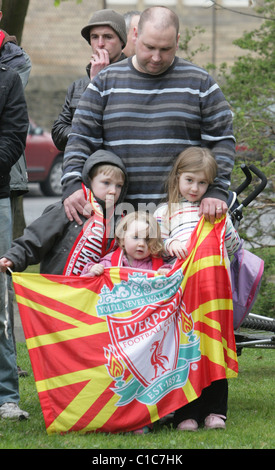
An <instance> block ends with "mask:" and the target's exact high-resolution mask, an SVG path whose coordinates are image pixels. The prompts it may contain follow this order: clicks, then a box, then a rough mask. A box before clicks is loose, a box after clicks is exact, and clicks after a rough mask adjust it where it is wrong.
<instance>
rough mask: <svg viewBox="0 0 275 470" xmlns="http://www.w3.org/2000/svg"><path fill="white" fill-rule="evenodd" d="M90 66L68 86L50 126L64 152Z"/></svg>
mask: <svg viewBox="0 0 275 470" xmlns="http://www.w3.org/2000/svg"><path fill="white" fill-rule="evenodd" d="M125 57H126V56H125V55H124V54H123V53H122V54H121V56H120V58H119V61H120V60H122V59H125ZM90 68H91V64H89V65H87V67H86V73H87V75H86V76H85V77H82V78H79V79H77V80H75V81H74V82H73V83H72V84H71V85H70V86H69V88H68V90H67V94H66V98H65V103H64V105H63V108H62V112H61V113H60V114H59V116H58V118H57V119H56V121H54V123H53V127H52V139H53V141H54V144H55V145H56V147H57V148H58V150H61V151H62V152H64V150H65V147H66V144H67V141H68V137H69V134H70V132H71V130H72V120H73V117H74V113H75V110H76V108H77V105H78V101H79V100H80V98H81V95H82V94H83V93H84V91H85V90H86V88H87V86H88V85H89V83H90V82H91V79H90Z"/></svg>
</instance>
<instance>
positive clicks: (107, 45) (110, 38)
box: [90, 26, 122, 63]
mask: <svg viewBox="0 0 275 470" xmlns="http://www.w3.org/2000/svg"><path fill="white" fill-rule="evenodd" d="M90 44H91V47H92V50H93V52H94V53H96V51H97V49H105V50H106V51H107V52H108V53H109V58H110V62H111V63H112V62H115V61H116V60H118V58H119V57H120V55H121V50H122V41H121V40H120V38H119V36H118V35H117V34H116V33H115V31H114V30H113V29H112V28H111V27H110V26H94V27H93V28H91V30H90Z"/></svg>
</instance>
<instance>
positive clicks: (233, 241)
mask: <svg viewBox="0 0 275 470" xmlns="http://www.w3.org/2000/svg"><path fill="white" fill-rule="evenodd" d="M216 172H217V164H216V161H215V159H214V157H213V156H212V154H211V152H210V151H209V150H208V149H206V148H201V147H190V148H188V149H186V150H184V151H183V152H181V153H180V154H179V156H178V158H177V160H176V162H175V165H174V168H173V169H172V171H171V174H170V177H169V179H168V202H167V203H166V204H164V205H163V206H161V207H159V208H158V209H157V210H156V212H155V214H154V216H155V217H156V219H157V221H158V222H159V224H160V227H161V236H162V238H163V240H164V247H165V250H166V253H167V254H168V255H170V256H172V257H177V258H179V259H185V258H186V257H187V255H188V253H187V249H186V244H187V242H188V240H189V238H190V235H191V233H192V232H193V230H194V228H195V227H196V225H197V223H198V221H199V219H200V217H199V206H200V201H201V198H202V196H203V195H204V194H205V192H206V191H207V188H208V186H209V184H211V183H213V181H214V179H215V176H216ZM240 244H241V240H240V237H239V235H238V233H237V231H236V230H235V228H234V226H233V223H232V221H231V219H230V217H229V216H228V215H227V216H226V234H225V247H226V249H227V254H228V255H229V256H231V255H232V254H233V253H235V251H237V250H238V248H239V246H240ZM232 328H233V325H232ZM227 400H228V383H227V379H221V380H217V381H214V382H212V383H211V385H209V386H208V387H206V388H205V389H204V390H203V391H202V394H201V395H200V397H199V398H198V399H196V400H194V401H193V402H191V403H188V404H187V405H186V406H183V407H182V408H180V409H178V410H177V411H176V412H175V415H174V424H175V425H176V426H177V429H178V430H180V431H196V430H197V429H198V426H199V424H200V423H201V422H204V425H205V428H206V429H217V428H221V429H224V428H225V420H226V413H227Z"/></svg>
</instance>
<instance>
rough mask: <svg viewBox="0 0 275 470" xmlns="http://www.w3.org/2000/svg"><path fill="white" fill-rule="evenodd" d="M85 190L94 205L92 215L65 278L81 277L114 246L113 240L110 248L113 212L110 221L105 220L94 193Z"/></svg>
mask: <svg viewBox="0 0 275 470" xmlns="http://www.w3.org/2000/svg"><path fill="white" fill-rule="evenodd" d="M83 188H84V192H85V196H86V199H87V201H89V202H90V204H91V205H92V215H91V217H90V218H89V219H88V220H87V222H85V224H84V225H83V228H82V230H81V232H80V233H79V235H78V237H77V239H76V240H75V242H74V245H73V247H72V249H71V251H70V254H69V256H68V259H67V262H66V265H65V268H64V271H63V275H64V276H79V275H80V274H81V273H82V270H83V268H84V266H85V265H86V264H87V263H91V262H94V263H98V262H99V261H100V259H101V258H102V257H103V256H105V255H106V253H108V252H109V251H110V250H111V248H112V247H113V245H114V240H112V241H111V243H110V244H109V246H108V240H109V236H110V231H111V221H112V220H113V212H112V214H110V217H109V218H108V220H106V219H104V215H103V212H102V209H101V207H100V205H99V204H98V202H97V201H96V200H95V199H94V197H93V194H92V192H91V191H90V190H87V188H85V187H83ZM108 216H109V214H108ZM107 246H108V248H107Z"/></svg>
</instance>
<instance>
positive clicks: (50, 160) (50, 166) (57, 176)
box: [25, 120, 63, 196]
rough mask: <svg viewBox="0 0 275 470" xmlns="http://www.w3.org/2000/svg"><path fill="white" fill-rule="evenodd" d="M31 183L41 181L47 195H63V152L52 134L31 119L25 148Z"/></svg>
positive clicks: (43, 190) (41, 186) (42, 189)
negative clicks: (54, 141)
mask: <svg viewBox="0 0 275 470" xmlns="http://www.w3.org/2000/svg"><path fill="white" fill-rule="evenodd" d="M25 154H26V160H27V171H28V178H29V182H30V183H39V184H40V188H41V191H42V192H43V194H44V195H45V196H61V193H62V190H61V182H60V180H61V175H62V162H63V153H62V152H60V151H59V150H58V149H57V148H56V146H55V145H54V143H53V140H52V136H51V134H50V133H49V132H46V131H45V130H44V129H42V127H39V126H37V125H36V124H35V123H34V122H33V121H31V120H30V125H29V132H28V136H27V144H26V149H25Z"/></svg>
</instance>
